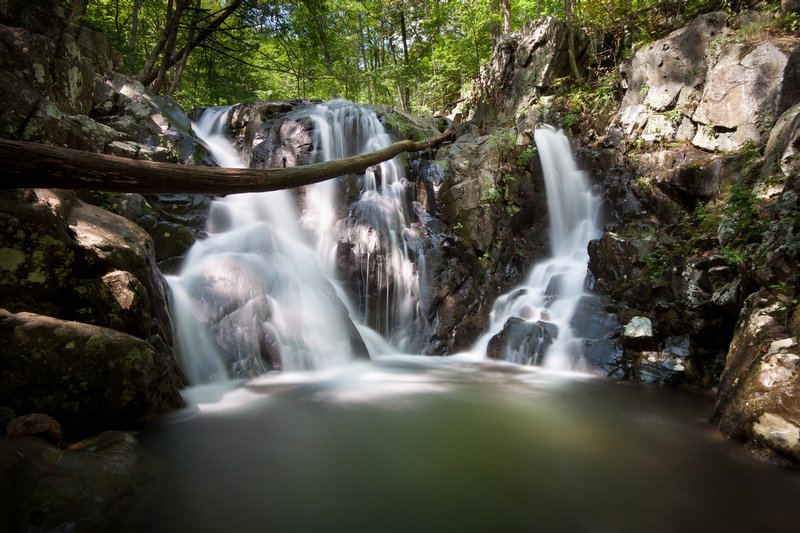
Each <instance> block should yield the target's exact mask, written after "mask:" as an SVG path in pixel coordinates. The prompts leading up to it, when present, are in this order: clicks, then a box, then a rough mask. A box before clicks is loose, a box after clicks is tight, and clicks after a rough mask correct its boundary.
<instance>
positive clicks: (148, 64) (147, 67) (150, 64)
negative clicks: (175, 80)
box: [137, 0, 177, 85]
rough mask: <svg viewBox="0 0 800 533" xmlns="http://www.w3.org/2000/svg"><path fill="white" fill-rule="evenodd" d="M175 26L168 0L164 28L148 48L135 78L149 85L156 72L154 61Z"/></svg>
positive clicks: (170, 1) (170, 2)
mask: <svg viewBox="0 0 800 533" xmlns="http://www.w3.org/2000/svg"><path fill="white" fill-rule="evenodd" d="M173 24H174V25H176V26H177V21H174V20H173V17H172V0H169V3H168V4H167V24H166V26H165V28H164V31H163V32H161V35H160V36H159V38H158V41H157V42H156V45H155V46H154V47H153V49H152V50H150V53H149V54H148V55H147V59H145V61H144V66H143V67H142V70H141V71H140V72H139V75H138V76H137V78H138V79H139V81H140V82H142V83H143V84H144V85H150V83H151V82H152V81H153V80H154V79H155V77H156V73H155V71H154V68H155V65H156V61H158V58H159V57H160V56H161V53H162V52H163V51H164V46H166V44H167V40H168V39H169V36H170V34H171V33H172V26H173Z"/></svg>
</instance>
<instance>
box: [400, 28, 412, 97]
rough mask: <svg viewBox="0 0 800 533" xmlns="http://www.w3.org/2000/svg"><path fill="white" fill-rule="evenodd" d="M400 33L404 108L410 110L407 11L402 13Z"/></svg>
mask: <svg viewBox="0 0 800 533" xmlns="http://www.w3.org/2000/svg"><path fill="white" fill-rule="evenodd" d="M400 33H401V36H402V38H403V63H404V67H403V79H402V86H403V88H402V92H401V96H402V104H403V110H404V111H409V110H410V109H411V94H410V91H409V88H408V69H409V63H408V35H407V33H406V16H405V13H402V12H401V13H400Z"/></svg>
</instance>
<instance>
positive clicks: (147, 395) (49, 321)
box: [0, 310, 182, 431]
mask: <svg viewBox="0 0 800 533" xmlns="http://www.w3.org/2000/svg"><path fill="white" fill-rule="evenodd" d="M162 361H163V360H162V358H161V357H159V354H158V353H157V352H156V350H155V349H154V348H153V347H152V346H151V345H150V344H148V343H147V342H145V341H143V340H141V339H138V338H136V337H133V336H131V335H128V334H125V333H122V332H119V331H115V330H112V329H108V328H102V327H98V326H93V325H90V324H84V323H80V322H71V321H65V320H59V319H56V318H52V317H48V316H42V315H37V314H34V313H17V314H12V313H9V312H8V311H6V310H0V391H2V392H0V404H2V405H8V406H10V407H12V408H13V409H15V410H16V411H17V412H18V413H26V412H33V411H36V412H44V413H48V414H50V415H52V416H54V417H56V418H57V419H58V420H59V421H61V423H62V424H63V425H64V427H65V428H66V429H67V430H70V429H72V430H73V431H75V430H77V431H83V430H86V429H94V428H108V427H125V426H130V425H132V424H134V423H136V422H139V421H141V420H143V419H146V418H149V417H151V416H154V415H158V414H161V413H164V412H167V411H169V410H171V409H174V408H176V407H178V406H180V405H182V401H181V398H180V395H179V394H178V386H179V385H180V383H179V382H178V381H177V380H176V379H175V376H173V375H172V373H171V372H170V371H169V368H167V367H166V365H165V364H164V363H163V362H162Z"/></svg>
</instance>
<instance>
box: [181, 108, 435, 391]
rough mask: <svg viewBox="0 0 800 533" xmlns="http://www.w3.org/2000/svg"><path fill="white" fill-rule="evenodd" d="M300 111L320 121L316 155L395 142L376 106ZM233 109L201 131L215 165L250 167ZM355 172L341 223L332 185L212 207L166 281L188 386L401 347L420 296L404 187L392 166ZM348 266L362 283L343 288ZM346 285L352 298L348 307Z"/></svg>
mask: <svg viewBox="0 0 800 533" xmlns="http://www.w3.org/2000/svg"><path fill="white" fill-rule="evenodd" d="M300 112H301V113H303V114H304V115H305V116H307V117H308V118H309V119H310V120H311V121H312V122H313V123H314V126H315V127H314V131H313V134H312V135H313V145H314V146H313V154H312V162H316V161H327V160H330V159H339V158H342V157H348V156H351V155H357V154H359V153H362V152H365V151H372V150H375V149H378V148H382V147H384V146H387V145H388V144H389V143H390V139H389V136H388V135H387V134H386V132H385V131H384V129H383V126H382V125H381V124H380V122H379V120H378V118H377V116H376V115H375V113H374V112H372V111H371V110H367V109H364V108H361V107H358V106H356V105H354V104H351V103H349V102H343V101H335V102H331V103H328V104H319V105H314V106H311V107H310V108H307V109H303V110H301V111H300ZM230 113H231V108H230V107H219V108H210V109H207V110H206V111H204V113H203V114H202V115H201V117H200V118H199V120H198V122H197V123H196V124H194V130H195V132H196V134H197V136H198V137H199V138H200V139H201V140H202V141H203V143H204V144H205V146H206V147H207V148H208V150H209V152H210V153H211V154H212V156H213V157H214V159H215V161H216V162H217V163H218V164H219V165H220V166H226V167H245V166H246V164H245V162H244V161H243V160H242V157H241V155H240V153H239V152H238V150H237V149H236V148H235V146H234V145H233V143H232V141H231V140H230V139H229V137H228V135H227V131H228V129H229V124H230ZM357 179H358V181H359V183H358V185H359V189H360V197H359V199H358V200H357V201H356V202H355V203H354V204H353V205H352V206H351V207H350V211H349V213H347V214H346V217H344V218H340V217H339V215H338V214H337V207H336V206H337V201H338V198H337V196H338V194H339V190H340V189H341V186H340V185H339V184H337V181H336V180H329V181H327V182H323V183H319V184H316V185H312V186H310V187H307V188H306V189H305V194H304V195H300V196H302V197H303V199H302V200H301V201H299V203H298V195H296V194H295V193H293V192H290V191H275V192H268V193H251V194H236V195H231V196H228V197H225V198H222V199H219V200H216V201H214V202H213V203H212V206H211V210H210V213H209V218H208V223H207V230H208V237H207V238H206V239H203V240H200V241H198V242H197V243H195V245H194V246H193V247H192V249H191V250H190V251H189V253H188V254H187V257H186V260H185V262H184V265H183V267H182V269H181V271H180V272H179V274H178V275H176V276H170V277H168V282H169V284H170V287H171V293H172V303H173V306H174V315H175V322H176V341H177V345H178V351H179V353H180V358H181V362H182V365H183V367H184V370H185V372H186V374H187V377H188V378H189V379H190V381H191V382H192V383H194V384H199V383H208V382H212V381H215V380H217V379H225V378H228V377H249V376H253V375H256V374H260V373H264V372H266V371H268V370H270V369H285V370H306V369H318V368H324V367H327V366H331V365H337V364H341V363H343V362H346V361H348V360H350V359H352V358H353V357H356V356H359V355H364V354H366V352H367V351H368V348H367V346H369V347H370V348H371V349H372V351H382V352H386V351H397V350H398V349H399V348H400V347H401V346H403V343H404V342H405V340H406V339H407V338H408V337H409V335H408V334H407V333H406V332H405V329H407V328H409V327H410V324H411V321H412V318H413V316H414V315H415V313H416V310H415V306H416V302H417V301H418V292H419V290H418V280H417V276H416V269H415V267H414V263H413V261H412V259H411V257H412V255H411V254H412V251H411V250H410V248H409V244H408V242H414V239H413V238H412V237H413V230H412V229H411V227H410V223H409V217H408V213H407V209H406V204H407V202H406V201H405V198H406V196H407V193H406V191H407V189H408V183H407V181H406V179H405V176H404V175H403V172H402V168H401V167H400V166H399V165H398V163H397V162H395V161H387V162H385V163H382V164H381V165H379V166H376V167H373V168H370V169H369V170H368V171H367V172H366V173H365V175H364V176H359V177H358V178H357ZM342 243H345V246H342ZM342 250H344V251H346V252H347V253H348V254H350V255H348V256H345V257H343V256H342ZM342 264H346V265H348V267H349V268H350V269H355V271H356V273H357V274H359V275H357V276H356V278H357V281H358V282H357V283H350V285H357V287H351V286H349V287H345V286H344V284H345V282H346V280H344V279H342V278H343V275H342V273H341V272H340V270H341V265H342ZM347 289H350V290H351V291H355V292H356V293H357V297H356V299H357V300H358V301H357V302H356V304H355V305H353V306H350V305H349V300H350V298H348V296H347ZM351 316H352V317H353V319H351ZM354 320H355V322H357V327H356V325H354V323H353V321H354ZM357 328H358V329H357ZM370 328H374V330H376V331H377V333H376V331H372V330H370ZM404 328H405V329H404ZM380 334H382V335H384V336H386V337H387V338H388V340H389V341H391V342H392V343H393V345H389V344H387V342H386V339H383V338H382V337H381V335H380ZM365 342H366V345H365Z"/></svg>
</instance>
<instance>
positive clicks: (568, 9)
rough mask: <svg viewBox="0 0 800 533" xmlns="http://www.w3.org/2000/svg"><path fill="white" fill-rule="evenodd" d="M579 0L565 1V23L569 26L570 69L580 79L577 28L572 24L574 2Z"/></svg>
mask: <svg viewBox="0 0 800 533" xmlns="http://www.w3.org/2000/svg"><path fill="white" fill-rule="evenodd" d="M576 1H577V0H564V21H565V22H566V24H567V49H568V53H569V69H570V71H572V77H573V78H575V79H576V80H577V79H580V77H581V73H580V71H578V61H577V59H576V58H575V26H574V25H573V23H572V8H573V5H574V4H573V2H576Z"/></svg>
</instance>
